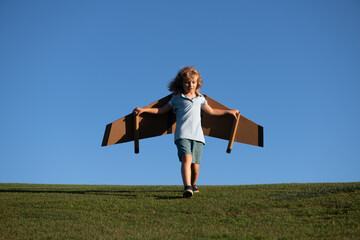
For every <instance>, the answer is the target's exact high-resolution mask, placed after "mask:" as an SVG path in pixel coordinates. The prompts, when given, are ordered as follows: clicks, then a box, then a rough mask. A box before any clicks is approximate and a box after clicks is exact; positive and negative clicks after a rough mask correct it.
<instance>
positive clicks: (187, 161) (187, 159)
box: [181, 154, 192, 187]
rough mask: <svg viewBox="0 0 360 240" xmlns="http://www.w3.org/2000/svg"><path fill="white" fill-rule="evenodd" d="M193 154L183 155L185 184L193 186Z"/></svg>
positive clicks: (182, 172) (182, 163)
mask: <svg viewBox="0 0 360 240" xmlns="http://www.w3.org/2000/svg"><path fill="white" fill-rule="evenodd" d="M191 163H192V156H191V154H185V155H184V156H182V157H181V176H182V180H183V183H184V186H185V187H186V186H191Z"/></svg>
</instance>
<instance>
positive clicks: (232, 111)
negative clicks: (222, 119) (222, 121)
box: [229, 109, 240, 118]
mask: <svg viewBox="0 0 360 240" xmlns="http://www.w3.org/2000/svg"><path fill="white" fill-rule="evenodd" d="M229 113H230V114H231V115H233V116H234V117H235V118H238V116H239V115H240V112H239V110H237V109H232V110H230V111H229Z"/></svg>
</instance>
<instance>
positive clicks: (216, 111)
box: [202, 104, 240, 118]
mask: <svg viewBox="0 0 360 240" xmlns="http://www.w3.org/2000/svg"><path fill="white" fill-rule="evenodd" d="M202 110H204V111H205V112H206V113H207V114H210V115H215V116H221V115H225V114H231V115H233V116H234V117H235V118H237V117H238V114H239V113H240V112H239V110H237V109H232V110H230V109H229V110H222V109H214V108H212V107H210V105H209V104H204V105H203V106H202Z"/></svg>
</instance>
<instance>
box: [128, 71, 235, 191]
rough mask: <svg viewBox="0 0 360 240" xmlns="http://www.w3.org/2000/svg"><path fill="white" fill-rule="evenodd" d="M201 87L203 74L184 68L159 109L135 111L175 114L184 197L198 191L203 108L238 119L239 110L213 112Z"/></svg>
mask: <svg viewBox="0 0 360 240" xmlns="http://www.w3.org/2000/svg"><path fill="white" fill-rule="evenodd" d="M201 86H202V79H201V76H200V73H199V72H198V71H197V70H196V69H195V68H194V67H184V68H182V69H181V70H180V71H179V72H178V73H177V75H176V77H175V78H174V79H173V80H172V81H171V82H170V84H169V91H171V92H173V93H174V95H173V96H172V98H171V99H170V101H169V102H168V103H167V104H165V105H164V106H163V107H160V108H140V107H138V108H136V109H135V110H134V111H135V112H136V113H137V115H140V114H141V113H143V112H147V113H152V114H164V113H166V112H168V111H170V110H171V109H173V110H174V111H175V113H176V129H175V144H176V146H177V149H178V157H179V160H180V161H181V176H182V180H183V184H184V192H183V197H186V198H189V197H192V195H193V193H194V192H199V190H198V188H197V186H196V182H197V179H198V176H199V164H200V161H201V154H202V149H203V146H204V145H205V138H204V134H203V131H202V127H201V109H202V110H204V111H205V112H206V113H208V114H211V115H224V114H232V115H233V116H234V117H235V118H236V117H237V116H238V113H239V111H238V110H236V109H233V110H220V109H213V108H212V107H210V106H209V105H208V104H207V101H206V99H205V97H204V96H203V95H202V94H201V93H200V92H199V90H200V88H201Z"/></svg>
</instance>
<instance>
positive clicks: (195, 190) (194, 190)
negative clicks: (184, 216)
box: [192, 185, 200, 193]
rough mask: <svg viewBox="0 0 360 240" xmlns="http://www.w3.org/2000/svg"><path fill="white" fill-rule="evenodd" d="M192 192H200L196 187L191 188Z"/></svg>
mask: <svg viewBox="0 0 360 240" xmlns="http://www.w3.org/2000/svg"><path fill="white" fill-rule="evenodd" d="M192 190H193V192H194V193H196V192H200V191H199V189H198V188H197V186H196V185H194V186H192Z"/></svg>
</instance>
